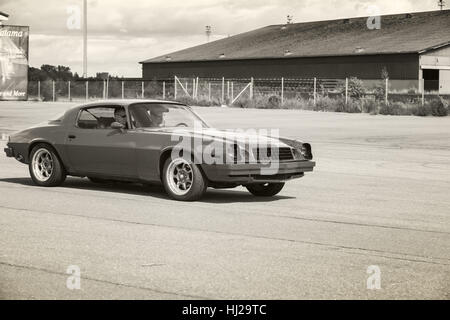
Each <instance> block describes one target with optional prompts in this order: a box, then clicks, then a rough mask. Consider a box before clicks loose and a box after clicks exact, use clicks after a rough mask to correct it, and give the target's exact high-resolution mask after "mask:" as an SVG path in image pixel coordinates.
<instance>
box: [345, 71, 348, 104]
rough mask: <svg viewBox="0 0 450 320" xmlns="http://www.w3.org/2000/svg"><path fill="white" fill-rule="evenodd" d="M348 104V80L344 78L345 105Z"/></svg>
mask: <svg viewBox="0 0 450 320" xmlns="http://www.w3.org/2000/svg"><path fill="white" fill-rule="evenodd" d="M347 104H348V78H345V105H347Z"/></svg>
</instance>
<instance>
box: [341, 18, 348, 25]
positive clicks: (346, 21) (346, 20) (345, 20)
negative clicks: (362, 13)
mask: <svg viewBox="0 0 450 320" xmlns="http://www.w3.org/2000/svg"><path fill="white" fill-rule="evenodd" d="M342 22H343V23H344V24H349V23H350V19H344V20H342Z"/></svg>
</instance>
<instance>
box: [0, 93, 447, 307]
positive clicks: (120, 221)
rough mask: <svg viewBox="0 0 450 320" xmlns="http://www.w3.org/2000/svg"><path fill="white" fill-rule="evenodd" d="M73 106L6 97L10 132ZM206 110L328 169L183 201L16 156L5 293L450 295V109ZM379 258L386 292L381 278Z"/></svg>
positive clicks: (6, 194)
mask: <svg viewBox="0 0 450 320" xmlns="http://www.w3.org/2000/svg"><path fill="white" fill-rule="evenodd" d="M69 106H70V104H60V103H47V104H43V103H31V102H30V103H9V102H1V103H0V133H10V132H12V131H14V130H19V129H22V128H25V127H27V126H29V125H31V124H35V123H38V122H40V121H43V120H45V119H48V118H49V117H50V116H51V115H53V114H55V113H59V112H61V111H63V110H64V109H66V108H67V107H69ZM196 110H197V111H198V112H199V113H200V114H201V115H202V116H203V117H204V118H205V119H206V120H207V121H209V122H210V123H211V124H212V125H213V126H215V127H218V128H252V127H254V128H279V129H280V130H281V134H282V135H284V136H289V137H294V138H299V139H302V140H305V141H308V142H311V144H312V145H313V151H314V153H315V157H316V160H317V168H316V171H315V172H314V173H310V174H308V175H306V176H305V177H304V178H303V179H300V180H296V181H293V182H291V183H289V184H287V186H286V188H285V189H284V190H283V192H282V193H281V195H280V196H278V197H275V198H273V199H256V198H254V197H252V196H251V195H250V194H249V193H248V192H246V191H245V190H244V189H242V188H240V189H235V190H227V191H220V190H209V191H208V193H207V194H206V196H205V198H204V199H203V200H202V201H199V202H195V203H180V202H175V201H171V200H169V199H168V198H167V197H166V195H165V194H164V192H163V189H162V188H160V187H147V188H144V187H142V186H140V185H137V184H135V185H134V184H131V185H127V184H110V185H105V186H98V185H94V184H92V183H90V182H89V181H88V180H87V179H79V178H68V180H67V182H66V183H65V184H64V185H63V186H61V187H58V188H51V189H46V188H39V187H35V186H33V185H32V183H31V180H30V178H29V174H28V168H27V167H26V166H24V165H22V164H20V163H19V162H17V161H15V160H13V159H7V158H6V157H4V156H3V154H2V155H0V298H1V299H88V298H89V299H91V298H93V299H105V298H112V299H122V298H126V299H422V298H423V299H449V298H450V200H449V190H450V117H446V118H417V117H389V116H370V115H360V114H357V115H350V114H335V113H314V112H304V111H285V110H276V111H274V110H241V109H227V108H198V109H196ZM5 143H6V142H5V141H2V142H1V143H0V144H1V147H3V146H4V145H5ZM70 265H76V266H79V268H80V270H81V289H80V290H69V289H68V288H67V287H66V280H67V278H68V276H69V275H68V274H66V270H67V268H68V266H70ZM372 265H375V266H378V267H379V268H380V271H381V275H380V277H381V289H380V290H368V289H367V285H366V282H367V278H368V277H369V276H370V275H369V274H367V268H368V267H369V266H372Z"/></svg>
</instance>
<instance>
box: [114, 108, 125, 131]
mask: <svg viewBox="0 0 450 320" xmlns="http://www.w3.org/2000/svg"><path fill="white" fill-rule="evenodd" d="M114 119H115V121H116V122H118V123H120V124H123V125H124V127H125V128H126V127H127V113H126V112H125V109H124V108H117V109H116V110H115V111H114Z"/></svg>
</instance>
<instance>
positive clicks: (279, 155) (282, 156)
mask: <svg viewBox="0 0 450 320" xmlns="http://www.w3.org/2000/svg"><path fill="white" fill-rule="evenodd" d="M253 154H254V156H255V158H256V160H257V161H258V162H260V161H267V160H271V161H273V160H278V161H289V160H293V159H294V155H293V154H292V149H291V148H256V149H254V150H253Z"/></svg>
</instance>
